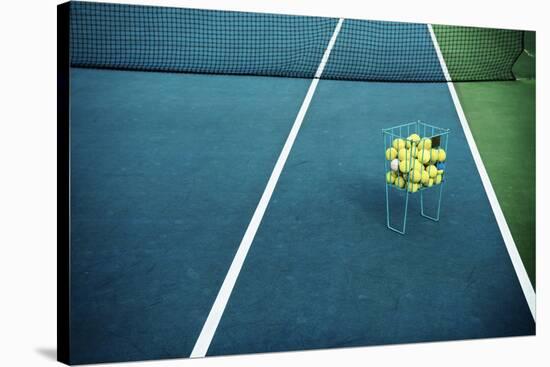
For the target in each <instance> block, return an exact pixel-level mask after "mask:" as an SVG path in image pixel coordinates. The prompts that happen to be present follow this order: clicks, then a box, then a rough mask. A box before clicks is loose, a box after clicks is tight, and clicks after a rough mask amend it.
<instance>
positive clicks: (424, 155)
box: [416, 149, 430, 164]
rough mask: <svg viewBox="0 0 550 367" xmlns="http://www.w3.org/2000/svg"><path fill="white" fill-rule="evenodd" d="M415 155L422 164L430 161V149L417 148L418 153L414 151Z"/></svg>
mask: <svg viewBox="0 0 550 367" xmlns="http://www.w3.org/2000/svg"><path fill="white" fill-rule="evenodd" d="M416 157H417V158H418V160H419V161H421V162H422V163H423V164H426V163H428V162H429V161H430V151H429V150H427V149H418V153H416Z"/></svg>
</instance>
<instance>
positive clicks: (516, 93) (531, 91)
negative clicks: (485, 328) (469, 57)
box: [455, 32, 536, 286]
mask: <svg viewBox="0 0 550 367" xmlns="http://www.w3.org/2000/svg"><path fill="white" fill-rule="evenodd" d="M535 52H536V49H535V34H534V32H526V37H525V51H524V53H523V54H522V55H521V57H520V58H519V59H518V61H517V62H516V64H515V65H514V69H513V70H514V73H515V75H516V77H517V78H518V80H516V81H510V82H482V83H481V82H479V83H455V88H456V90H457V93H458V96H459V98H460V102H461V104H462V107H463V108H464V112H465V114H466V117H467V119H468V123H469V125H470V128H471V130H472V134H473V135H474V138H475V141H476V144H477V147H478V149H479V152H480V154H481V157H482V158H483V162H484V164H485V168H486V169H487V171H488V173H489V177H490V179H491V183H492V185H493V188H494V189H495V192H496V194H497V197H498V201H499V203H500V206H501V208H502V210H503V212H504V215H505V217H506V222H507V223H508V226H509V227H510V230H511V232H512V236H513V237H514V241H515V243H516V246H517V247H518V250H519V252H520V255H521V258H522V260H523V264H524V266H525V269H526V271H527V274H528V275H529V278H530V279H531V282H532V284H533V286H535V284H536V274H535V252H536V251H535V250H536V242H535V169H536V164H535V162H536V159H535V87H536V82H535V80H534V77H535V58H534V55H535Z"/></svg>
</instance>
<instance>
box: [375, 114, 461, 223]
mask: <svg viewBox="0 0 550 367" xmlns="http://www.w3.org/2000/svg"><path fill="white" fill-rule="evenodd" d="M449 133H450V130H449V129H443V128H440V127H437V126H434V125H430V124H426V123H424V122H421V121H416V122H410V123H406V124H401V125H397V126H394V127H390V128H387V129H382V135H383V138H384V152H385V159H384V173H385V182H386V223H387V226H388V228H389V229H391V230H392V231H395V232H397V233H400V234H405V230H406V227H407V210H408V207H409V196H410V195H416V194H418V195H419V196H420V214H421V215H422V216H423V217H425V218H428V219H430V220H433V221H436V222H437V221H439V216H440V213H441V197H442V193H443V186H444V184H445V182H446V181H447V170H446V168H447V144H448V142H449ZM430 198H431V200H429V199H430Z"/></svg>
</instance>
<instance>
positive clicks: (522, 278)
mask: <svg viewBox="0 0 550 367" xmlns="http://www.w3.org/2000/svg"><path fill="white" fill-rule="evenodd" d="M428 30H429V31H430V36H431V38H432V42H433V44H434V47H435V51H436V53H437V57H438V59H439V63H440V64H441V69H442V70H443V74H444V75H445V79H446V80H447V86H448V87H449V92H450V93H451V97H452V99H453V102H454V105H455V108H456V112H457V114H458V118H459V119H460V124H461V125H462V130H464V135H465V136H466V141H467V142H468V145H469V146H470V151H471V152H472V156H473V157H474V161H475V163H476V167H477V170H478V172H479V176H480V177H481V181H482V182H483V186H484V188H485V192H486V193H487V197H488V198H489V203H490V204H491V208H492V209H493V213H494V214H495V218H496V220H497V224H498V227H499V228H500V233H501V234H502V238H503V239H504V243H505V245H506V249H507V250H508V255H509V256H510V260H512V265H513V266H514V270H515V271H516V275H517V277H518V280H519V284H520V286H521V289H522V290H523V294H524V295H525V299H526V300H527V304H528V305H529V309H530V310H531V315H532V316H533V320H535V322H536V320H537V319H536V294H535V290H534V289H533V285H532V284H531V281H530V280H529V277H528V276H527V271H525V267H524V265H523V261H522V260H521V257H520V256H519V252H518V249H517V247H516V244H515V242H514V238H513V237H512V233H511V232H510V228H508V224H507V223H506V219H505V217H504V214H503V212H502V209H501V208H500V204H499V203H498V199H497V196H496V194H495V190H494V189H493V185H491V180H490V179H489V175H488V174H487V170H486V169H485V165H484V164H483V161H482V159H481V156H480V155H479V151H478V149H477V145H476V143H475V140H474V137H473V135H472V131H471V130H470V125H468V120H466V115H465V114H464V110H463V109H462V105H461V104H460V100H459V99H458V95H457V94H456V90H455V87H454V85H453V83H452V81H451V77H450V75H449V70H448V69H447V64H446V63H445V59H444V58H443V55H442V53H441V49H440V48H439V43H438V42H437V38H436V37H435V33H434V31H433V28H432V25H431V24H428Z"/></svg>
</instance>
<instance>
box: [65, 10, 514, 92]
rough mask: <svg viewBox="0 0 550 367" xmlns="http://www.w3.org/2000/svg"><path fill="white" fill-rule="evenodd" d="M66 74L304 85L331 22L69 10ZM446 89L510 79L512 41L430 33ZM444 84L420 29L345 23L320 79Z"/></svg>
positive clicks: (476, 32) (492, 32) (480, 34)
mask: <svg viewBox="0 0 550 367" xmlns="http://www.w3.org/2000/svg"><path fill="white" fill-rule="evenodd" d="M70 12H71V34H70V36H71V40H70V45H71V50H70V54H71V65H72V66H75V67H93V68H111V69H127V70H145V71H169V72H188V73H216V74H245V75H267V76H283V77H304V78H313V77H314V76H315V72H316V70H317V68H318V66H319V63H320V62H321V59H322V56H323V53H324V51H325V49H326V48H327V45H328V43H329V40H330V38H331V36H332V34H333V32H334V29H335V27H336V25H337V23H338V19H336V18H323V17H306V16H290V15H278V14H263V13H245V12H233V11H212V10H199V9H184V8H168V7H156V6H138V5H124V4H106V3H88V2H71V9H70ZM434 32H435V35H436V37H437V40H438V42H439V44H440V48H441V51H442V54H443V56H444V59H445V61H446V63H447V66H448V69H449V73H450V75H451V76H452V78H453V80H455V81H461V80H508V79H513V74H512V65H513V64H514V62H515V60H516V59H517V57H518V56H519V54H520V53H521V52H522V49H523V42H522V39H523V38H522V37H523V34H522V32H521V31H512V30H500V29H480V28H467V27H447V26H434ZM321 77H322V78H327V79H351V80H378V81H425V82H435V81H445V77H444V75H443V72H442V70H441V66H440V63H439V60H438V57H437V53H436V51H435V47H434V44H433V41H432V37H431V35H430V32H429V29H428V27H427V26H426V25H425V24H414V23H396V22H381V21H366V20H351V19H346V20H345V21H344V23H343V26H342V28H341V31H340V33H339V34H338V37H337V39H336V43H335V45H334V48H333V50H332V53H331V55H330V58H329V60H328V63H327V64H326V67H325V70H324V72H323V74H322V76H321Z"/></svg>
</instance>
